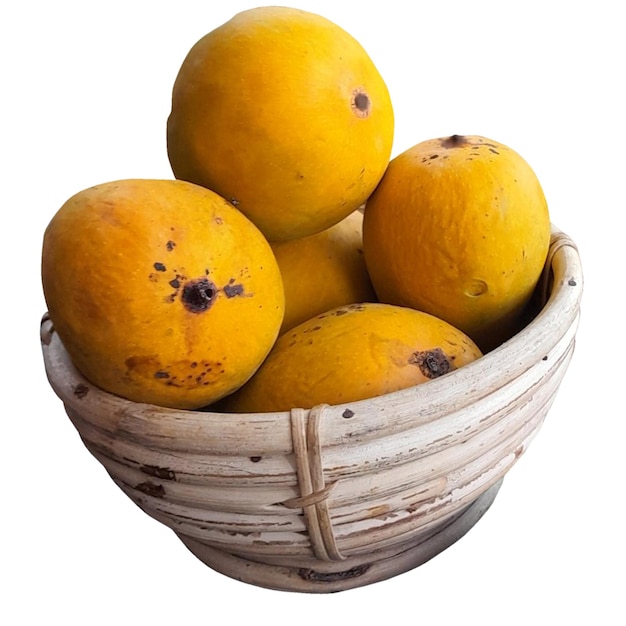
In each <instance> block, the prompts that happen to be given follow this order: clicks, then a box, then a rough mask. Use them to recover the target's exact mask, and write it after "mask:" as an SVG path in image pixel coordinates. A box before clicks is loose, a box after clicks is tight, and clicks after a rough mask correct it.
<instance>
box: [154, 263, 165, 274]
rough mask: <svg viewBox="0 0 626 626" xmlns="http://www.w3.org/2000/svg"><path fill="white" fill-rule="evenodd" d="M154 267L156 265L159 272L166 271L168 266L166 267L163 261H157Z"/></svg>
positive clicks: (155, 267)
mask: <svg viewBox="0 0 626 626" xmlns="http://www.w3.org/2000/svg"><path fill="white" fill-rule="evenodd" d="M152 267H154V269H155V270H156V271H157V272H165V271H166V270H167V267H165V265H163V263H155V264H154V265H153V266H152Z"/></svg>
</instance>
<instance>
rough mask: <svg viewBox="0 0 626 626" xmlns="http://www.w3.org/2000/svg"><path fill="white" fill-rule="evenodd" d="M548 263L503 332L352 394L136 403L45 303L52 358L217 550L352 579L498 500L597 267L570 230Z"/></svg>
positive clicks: (420, 550)
mask: <svg viewBox="0 0 626 626" xmlns="http://www.w3.org/2000/svg"><path fill="white" fill-rule="evenodd" d="M545 278H546V281H545V285H546V293H545V296H546V304H545V305H544V306H543V307H542V308H541V310H540V312H539V313H538V314H537V315H536V317H535V318H534V319H533V320H532V321H531V322H530V323H529V324H528V325H527V326H526V327H525V328H524V329H523V330H522V331H521V332H520V333H518V334H517V335H516V336H514V337H513V338H512V339H510V340H509V341H507V342H506V343H504V344H503V345H502V346H500V347H498V348H497V349H495V350H494V351H492V352H490V353H489V354H487V355H485V356H484V357H482V358H481V359H479V360H477V361H475V362H474V363H471V364H469V365H466V366H465V367H463V368H461V369H459V370H457V371H454V372H451V373H450V374H447V375H446V376H443V377H441V378H438V379H435V380H432V381H429V382H428V383H426V384H423V385H420V386H417V387H413V388H410V389H406V390H403V391H399V392H395V393H392V394H388V395H385V396H381V397H377V398H372V399H370V400H364V401H360V402H352V403H348V404H345V405H337V406H327V405H322V406H317V407H314V408H313V409H311V410H310V411H309V410H303V409H299V408H294V409H293V410H291V411H289V412H282V413H264V414H245V415H233V414H219V413H210V412H202V411H179V410H172V409H166V408H162V407H157V406H153V405H147V404H136V403H133V402H129V401H126V400H124V399H121V398H119V397H117V396H114V395H111V394H108V393H105V392H104V391H102V390H100V389H98V388H97V387H95V386H93V385H92V384H91V383H89V382H88V381H87V380H86V379H85V378H83V377H82V376H81V375H80V373H79V372H78V371H77V370H76V369H75V368H74V366H73V365H72V363H71V361H70V359H69V357H68V355H67V353H66V352H65V350H64V348H63V345H62V343H61V341H60V340H59V338H58V336H57V334H56V333H55V332H54V328H53V326H52V324H51V322H50V321H49V320H48V319H47V318H46V317H45V316H44V320H43V322H42V327H41V340H42V348H43V354H44V361H45V367H46V372H47V375H48V379H49V381H50V384H51V385H52V387H53V389H54V390H55V392H56V394H57V395H58V396H59V397H60V398H61V400H62V401H63V403H64V405H65V409H66V411H67V414H68V416H69V417H70V419H71V420H72V422H73V424H74V426H75V427H76V429H77V430H78V432H79V434H80V436H81V438H82V440H83V442H84V444H85V445H86V447H87V448H88V449H89V450H90V452H91V453H92V454H93V455H94V456H95V457H96V458H97V459H98V461H100V463H102V465H103V466H104V467H105V468H106V470H107V471H108V472H109V474H110V476H111V477H112V478H113V480H114V481H115V482H116V484H117V485H118V486H119V487H120V488H121V489H122V490H123V491H124V492H125V493H126V494H127V495H128V496H129V497H130V498H131V499H132V500H133V501H134V502H135V503H137V504H138V505H139V506H140V507H141V508H142V509H143V510H144V511H145V512H146V513H147V514H148V515H150V516H152V517H153V518H155V519H157V520H159V521H160V522H162V523H164V524H166V525H167V526H169V527H170V528H172V529H173V530H174V531H175V532H176V533H177V534H178V536H179V537H180V538H181V540H182V541H183V542H184V543H185V545H186V546H187V547H188V548H189V549H190V550H191V551H192V552H193V553H194V554H195V555H196V556H197V557H198V558H200V559H201V560H202V561H204V562H205V563H206V564H207V565H209V566H210V567H212V568H213V569H215V570H217V571H220V572H222V573H224V574H226V575H228V576H231V577H233V578H237V579H239V580H242V581H245V582H248V583H252V584H255V585H259V586H263V587H269V588H274V589H283V590H288V591H303V592H329V591H339V590H344V589H349V588H353V587H359V586H363V585H366V584H369V583H373V582H376V581H379V580H383V579H385V578H389V577H391V576H395V575H397V574H400V573H401V572H404V571H407V570H409V569H412V568H414V567H416V566H418V565H420V564H421V563H423V562H425V561H426V560H428V559H430V558H432V557H433V556H435V555H436V554H438V553H439V552H441V551H442V550H443V549H445V548H447V547H448V546H449V545H451V544H452V543H454V541H456V540H457V539H459V538H460V537H461V536H462V535H463V534H464V533H465V532H466V531H467V530H469V528H471V527H472V526H473V525H474V524H475V523H476V522H477V521H478V519H479V518H480V517H481V515H482V514H483V513H484V512H485V510H486V509H487V508H488V507H489V505H490V504H491V502H492V501H493V498H494V497H495V495H496V493H497V490H498V489H499V487H500V484H501V482H502V479H503V477H504V476H505V474H506V472H507V471H508V470H509V469H510V468H511V466H512V465H513V464H514V463H515V462H516V460H517V459H518V458H519V457H520V455H521V454H522V453H523V452H524V450H525V449H526V448H527V446H528V445H529V443H530V441H531V440H532V438H533V437H534V436H535V434H536V433H537V430H538V428H539V427H540V425H541V423H542V422H543V420H544V418H545V416H546V414H547V412H548V409H549V408H550V406H551V404H552V402H553V400H554V397H555V394H556V392H557V389H558V386H559V383H560V382H561V379H562V378H563V376H564V374H565V371H566V369H567V366H568V363H569V361H570V358H571V357H572V353H573V350H574V342H575V334H576V330H577V325H578V318H579V311H580V300H581V296H582V289H583V276H582V269H581V264H580V258H579V255H578V251H577V249H576V246H575V245H574V243H573V242H572V241H571V240H570V239H569V238H568V237H567V236H566V235H565V234H563V233H561V232H560V231H558V230H557V229H554V230H553V236H552V244H551V248H550V255H549V258H548V262H547V264H546V272H545ZM548 279H549V281H548Z"/></svg>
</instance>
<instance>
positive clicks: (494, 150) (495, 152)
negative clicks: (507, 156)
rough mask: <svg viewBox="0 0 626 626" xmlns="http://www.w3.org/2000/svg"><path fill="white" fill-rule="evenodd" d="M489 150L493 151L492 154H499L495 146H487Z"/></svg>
mask: <svg viewBox="0 0 626 626" xmlns="http://www.w3.org/2000/svg"><path fill="white" fill-rule="evenodd" d="M489 152H493V153H494V154H500V153H499V152H498V151H497V150H496V149H495V148H489Z"/></svg>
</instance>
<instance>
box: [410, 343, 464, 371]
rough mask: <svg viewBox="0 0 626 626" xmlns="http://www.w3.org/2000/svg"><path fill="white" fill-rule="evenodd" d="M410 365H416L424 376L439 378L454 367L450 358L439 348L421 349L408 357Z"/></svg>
mask: <svg viewBox="0 0 626 626" xmlns="http://www.w3.org/2000/svg"><path fill="white" fill-rule="evenodd" d="M409 363H410V364H411V365H417V366H418V367H419V368H420V371H421V372H422V374H423V375H424V376H426V378H439V376H443V375H444V374H447V373H448V372H449V371H451V370H452V369H454V366H453V364H452V361H451V359H449V358H448V356H447V355H446V353H445V352H444V351H443V350H442V349H441V348H433V349H432V350H421V351H418V352H414V353H413V354H412V355H411V356H410V357H409Z"/></svg>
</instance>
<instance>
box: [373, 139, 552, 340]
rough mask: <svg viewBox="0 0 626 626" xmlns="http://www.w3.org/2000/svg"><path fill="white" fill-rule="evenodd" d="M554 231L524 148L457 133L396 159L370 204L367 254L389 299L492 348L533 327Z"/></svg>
mask: <svg viewBox="0 0 626 626" xmlns="http://www.w3.org/2000/svg"><path fill="white" fill-rule="evenodd" d="M550 230H551V225H550V216H549V211H548V205H547V201H546V198H545V195H544V193H543V189H542V187H541V184H540V182H539V179H538V177H537V175H536V174H535V172H534V171H533V169H532V168H531V167H530V165H529V164H528V163H527V162H526V161H525V160H524V159H523V158H522V157H521V156H520V155H519V154H518V153H517V152H515V151H514V150H512V149H511V148H509V147H508V146H505V145H504V144H502V143H500V142H497V141H494V140H492V139H488V138H485V137H482V136H478V135H467V136H463V135H452V136H450V137H442V138H437V139H431V140H427V141H423V142H421V143H418V144H416V145H415V146H413V147H411V148H409V149H408V150H406V151H405V152H403V153H401V154H399V155H398V156H396V157H395V158H394V159H393V160H392V161H391V162H390V163H389V167H388V168H387V171H386V172H385V175H384V176H383V178H382V180H381V182H380V184H379V185H378V187H377V188H376V190H375V191H374V193H373V194H372V195H371V197H370V198H369V199H368V201H367V203H366V206H365V215H364V221H363V250H364V253H365V261H366V264H367V268H368V271H369V275H370V277H371V280H372V284H373V285H374V289H375V290H376V293H377V295H378V297H379V299H380V300H381V301H382V302H389V303H391V304H397V305H400V306H409V307H413V308H416V309H420V310H423V311H426V312H428V313H431V314H432V315H436V316H437V317H440V318H442V319H444V320H446V321H448V322H450V323H451V324H452V325H454V326H456V327H457V328H459V329H461V330H463V331H464V332H465V333H467V334H468V335H470V336H471V337H472V339H474V341H476V342H477V343H478V345H479V346H480V347H481V349H482V350H483V351H489V350H491V349H493V348H495V347H497V346H498V345H500V344H501V343H502V342H503V341H505V340H506V339H508V338H510V337H511V336H512V335H514V334H515V333H516V332H517V331H518V330H519V329H520V327H521V325H522V324H523V320H524V313H525V310H526V307H527V305H528V303H529V302H530V300H531V297H532V294H533V291H534V290H535V287H536V285H537V282H538V280H539V277H540V276H541V273H542V270H543V266H544V263H545V260H546V256H547V253H548V247H549V245H550Z"/></svg>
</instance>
